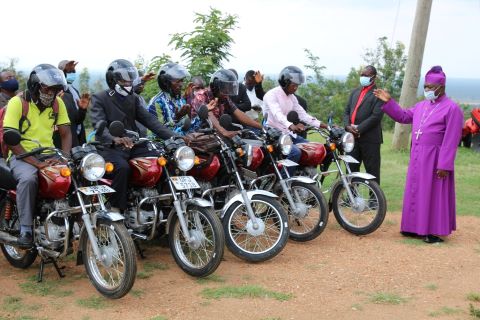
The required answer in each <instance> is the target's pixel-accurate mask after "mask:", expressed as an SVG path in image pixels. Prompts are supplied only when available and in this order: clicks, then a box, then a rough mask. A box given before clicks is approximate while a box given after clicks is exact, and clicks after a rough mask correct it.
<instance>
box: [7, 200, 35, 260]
mask: <svg viewBox="0 0 480 320" xmlns="http://www.w3.org/2000/svg"><path fill="white" fill-rule="evenodd" d="M0 231H3V232H7V233H9V234H11V235H12V237H13V236H19V235H20V221H19V216H18V211H17V205H16V204H15V202H14V201H13V200H12V199H10V198H9V197H5V198H4V199H3V200H2V201H1V203H0ZM0 248H1V250H2V253H3V255H4V256H5V258H6V259H7V261H8V262H9V263H10V264H11V265H12V266H13V267H15V268H20V269H26V268H28V267H30V266H31V265H32V263H33V262H34V261H35V259H36V258H37V254H38V253H37V249H35V248H31V249H26V250H25V249H21V248H19V247H17V246H12V245H7V244H0Z"/></svg>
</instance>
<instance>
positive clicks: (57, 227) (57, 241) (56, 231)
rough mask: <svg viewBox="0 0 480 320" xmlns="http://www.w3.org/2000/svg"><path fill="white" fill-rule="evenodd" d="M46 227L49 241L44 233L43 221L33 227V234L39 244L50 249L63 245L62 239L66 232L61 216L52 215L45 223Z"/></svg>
mask: <svg viewBox="0 0 480 320" xmlns="http://www.w3.org/2000/svg"><path fill="white" fill-rule="evenodd" d="M47 229H48V236H49V238H50V240H51V241H49V240H47V235H46V234H45V222H44V223H43V224H40V225H39V226H37V228H35V235H36V237H37V239H39V242H40V244H41V245H42V246H43V247H45V248H49V249H52V250H57V249H58V248H59V247H61V246H63V240H64V238H65V235H66V232H67V230H66V228H65V223H64V220H63V218H57V217H53V218H52V219H51V220H50V222H49V223H47Z"/></svg>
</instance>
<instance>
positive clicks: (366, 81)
mask: <svg viewBox="0 0 480 320" xmlns="http://www.w3.org/2000/svg"><path fill="white" fill-rule="evenodd" d="M371 80H372V79H370V77H363V76H362V77H360V85H361V86H362V87H367V86H369V85H370V83H371V82H372V81H371Z"/></svg>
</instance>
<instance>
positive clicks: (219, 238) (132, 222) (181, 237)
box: [109, 121, 225, 277]
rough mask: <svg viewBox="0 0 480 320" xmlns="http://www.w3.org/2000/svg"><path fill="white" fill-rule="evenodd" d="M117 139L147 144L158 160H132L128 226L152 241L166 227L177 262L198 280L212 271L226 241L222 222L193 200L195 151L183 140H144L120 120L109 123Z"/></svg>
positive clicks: (204, 203)
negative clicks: (163, 225)
mask: <svg viewBox="0 0 480 320" xmlns="http://www.w3.org/2000/svg"><path fill="white" fill-rule="evenodd" d="M109 130H110V133H111V134H112V135H113V136H117V137H123V136H129V137H131V138H132V139H133V141H134V143H136V144H146V145H147V146H148V148H149V149H150V150H151V151H154V152H155V153H157V156H155V157H139V158H135V159H131V160H130V161H129V164H130V168H131V172H132V175H131V178H130V182H129V190H128V201H127V210H126V211H125V212H124V215H125V218H126V219H125V223H126V225H127V227H128V228H129V229H131V230H132V231H133V232H132V236H133V237H134V238H136V239H140V240H152V239H153V238H154V237H155V235H156V234H158V233H159V232H160V231H159V229H160V228H159V227H160V225H161V224H162V223H164V224H166V232H167V233H168V239H169V245H170V249H171V251H172V254H173V257H174V259H175V262H176V263H177V264H178V265H179V266H180V268H182V270H183V271H185V272H186V273H188V274H189V275H192V276H195V277H205V276H208V275H209V274H211V273H213V272H214V271H215V270H216V269H217V267H218V265H219V264H220V262H221V260H222V257H223V250H224V246H225V240H224V235H223V230H222V226H221V222H220V220H219V219H218V217H217V216H216V215H215V213H214V212H213V211H212V209H211V206H212V205H211V203H210V202H209V201H207V200H204V199H200V198H196V197H194V196H193V193H194V190H195V189H197V188H199V185H198V184H197V181H196V180H195V178H194V177H192V176H188V175H185V172H186V171H188V170H190V169H191V168H192V167H193V165H194V162H195V153H194V152H193V150H192V149H191V148H189V147H187V146H186V145H185V142H184V141H183V140H182V139H173V138H171V139H169V140H166V141H164V142H162V143H160V142H155V141H152V140H150V139H148V138H140V137H139V136H138V134H137V133H136V132H133V131H128V130H124V126H123V124H122V123H121V122H119V121H114V122H112V123H111V124H110V128H109Z"/></svg>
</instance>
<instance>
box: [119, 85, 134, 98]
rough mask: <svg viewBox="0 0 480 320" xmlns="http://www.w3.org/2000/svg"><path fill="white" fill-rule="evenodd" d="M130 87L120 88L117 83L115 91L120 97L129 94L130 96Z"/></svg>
mask: <svg viewBox="0 0 480 320" xmlns="http://www.w3.org/2000/svg"><path fill="white" fill-rule="evenodd" d="M132 88H133V87H132V86H129V87H121V86H120V85H119V84H118V83H117V84H116V85H115V91H116V92H117V93H118V94H119V95H121V96H124V97H126V96H128V95H129V94H132Z"/></svg>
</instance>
